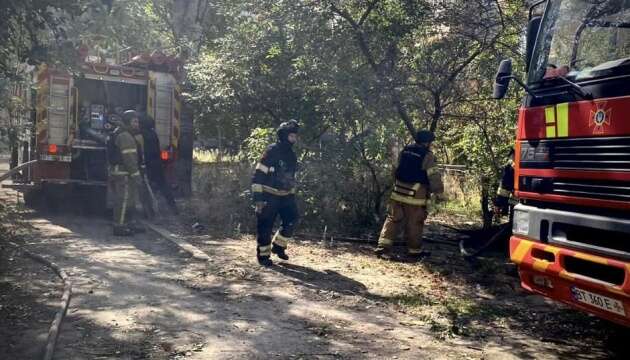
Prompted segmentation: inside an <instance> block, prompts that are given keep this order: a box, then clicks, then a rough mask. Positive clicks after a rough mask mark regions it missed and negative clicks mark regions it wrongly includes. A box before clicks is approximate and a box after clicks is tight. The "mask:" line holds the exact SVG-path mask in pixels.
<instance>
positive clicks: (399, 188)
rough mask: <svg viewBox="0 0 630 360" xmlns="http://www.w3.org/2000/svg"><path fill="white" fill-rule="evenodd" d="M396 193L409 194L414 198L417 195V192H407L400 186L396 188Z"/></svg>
mask: <svg viewBox="0 0 630 360" xmlns="http://www.w3.org/2000/svg"><path fill="white" fill-rule="evenodd" d="M394 191H396V192H399V193H403V194H407V195H409V196H414V195H415V194H416V192H415V191H413V190H407V189H405V188H401V187H399V186H394Z"/></svg>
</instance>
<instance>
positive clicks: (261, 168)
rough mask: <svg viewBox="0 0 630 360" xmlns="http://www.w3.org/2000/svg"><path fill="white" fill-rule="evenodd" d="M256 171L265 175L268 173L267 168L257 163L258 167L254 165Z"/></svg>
mask: <svg viewBox="0 0 630 360" xmlns="http://www.w3.org/2000/svg"><path fill="white" fill-rule="evenodd" d="M256 170H260V171H262V172H264V173H265V174H268V173H269V167H268V166H266V165H264V164H261V163H258V165H256Z"/></svg>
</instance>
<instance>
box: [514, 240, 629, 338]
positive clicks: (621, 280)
mask: <svg viewBox="0 0 630 360" xmlns="http://www.w3.org/2000/svg"><path fill="white" fill-rule="evenodd" d="M510 258H511V260H512V261H513V262H514V263H516V264H517V265H518V271H519V276H520V279H521V285H522V286H523V287H524V288H525V289H527V290H529V291H531V292H534V293H538V294H541V295H543V296H546V297H549V298H551V299H554V300H557V301H560V302H562V303H565V304H567V305H569V306H571V307H573V308H576V309H579V310H582V311H585V312H588V313H592V314H594V315H597V316H599V317H602V318H604V319H607V320H610V321H612V322H615V323H618V324H621V325H624V326H628V327H630V263H628V262H623V261H618V260H613V259H609V258H604V257H600V256H594V255H590V254H587V253H583V252H579V251H574V250H569V249H565V248H561V247H556V246H553V245H547V244H544V243H541V242H538V241H532V240H528V239H527V238H523V237H519V236H512V237H511V238H510Z"/></svg>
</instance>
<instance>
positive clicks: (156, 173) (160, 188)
mask: <svg viewBox="0 0 630 360" xmlns="http://www.w3.org/2000/svg"><path fill="white" fill-rule="evenodd" d="M158 166H160V168H157V167H155V166H151V167H147V177H148V178H149V182H150V183H151V189H153V193H158V192H159V193H160V194H162V196H164V198H165V199H166V203H167V204H168V206H169V207H170V208H171V210H173V211H174V212H177V205H176V204H175V197H173V192H172V191H171V187H170V186H169V185H168V183H167V182H166V176H164V169H163V168H161V166H162V165H161V164H159V165H158Z"/></svg>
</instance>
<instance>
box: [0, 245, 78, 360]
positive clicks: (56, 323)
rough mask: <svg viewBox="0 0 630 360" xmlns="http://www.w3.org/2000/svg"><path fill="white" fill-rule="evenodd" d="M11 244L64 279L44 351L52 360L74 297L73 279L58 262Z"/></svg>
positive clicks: (46, 359) (45, 357) (45, 358)
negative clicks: (60, 331) (58, 304)
mask: <svg viewBox="0 0 630 360" xmlns="http://www.w3.org/2000/svg"><path fill="white" fill-rule="evenodd" d="M9 245H11V246H13V247H15V248H16V249H18V250H20V251H22V252H23V253H24V254H26V256H28V257H30V258H32V259H34V260H35V261H38V262H40V263H42V264H44V265H45V266H48V267H49V268H51V269H53V271H54V272H55V274H57V276H58V277H59V278H61V280H62V281H63V294H62V295H61V303H60V306H59V310H58V311H57V313H56V314H55V318H54V320H53V322H52V324H51V325H50V329H49V330H48V339H47V340H46V352H45V353H44V358H43V359H44V360H52V358H53V355H54V353H55V347H56V346H57V340H58V339H59V330H60V329H61V323H62V322H63V319H64V318H65V316H66V313H67V312H68V306H69V305H70V298H71V297H72V281H70V278H69V277H68V274H66V272H65V271H63V269H62V268H60V267H59V266H58V265H57V264H55V263H53V262H52V261H50V260H48V259H46V258H45V257H43V256H41V255H38V254H35V253H32V252H30V251H29V250H27V249H25V248H23V247H20V246H19V245H18V244H16V243H14V242H9Z"/></svg>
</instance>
